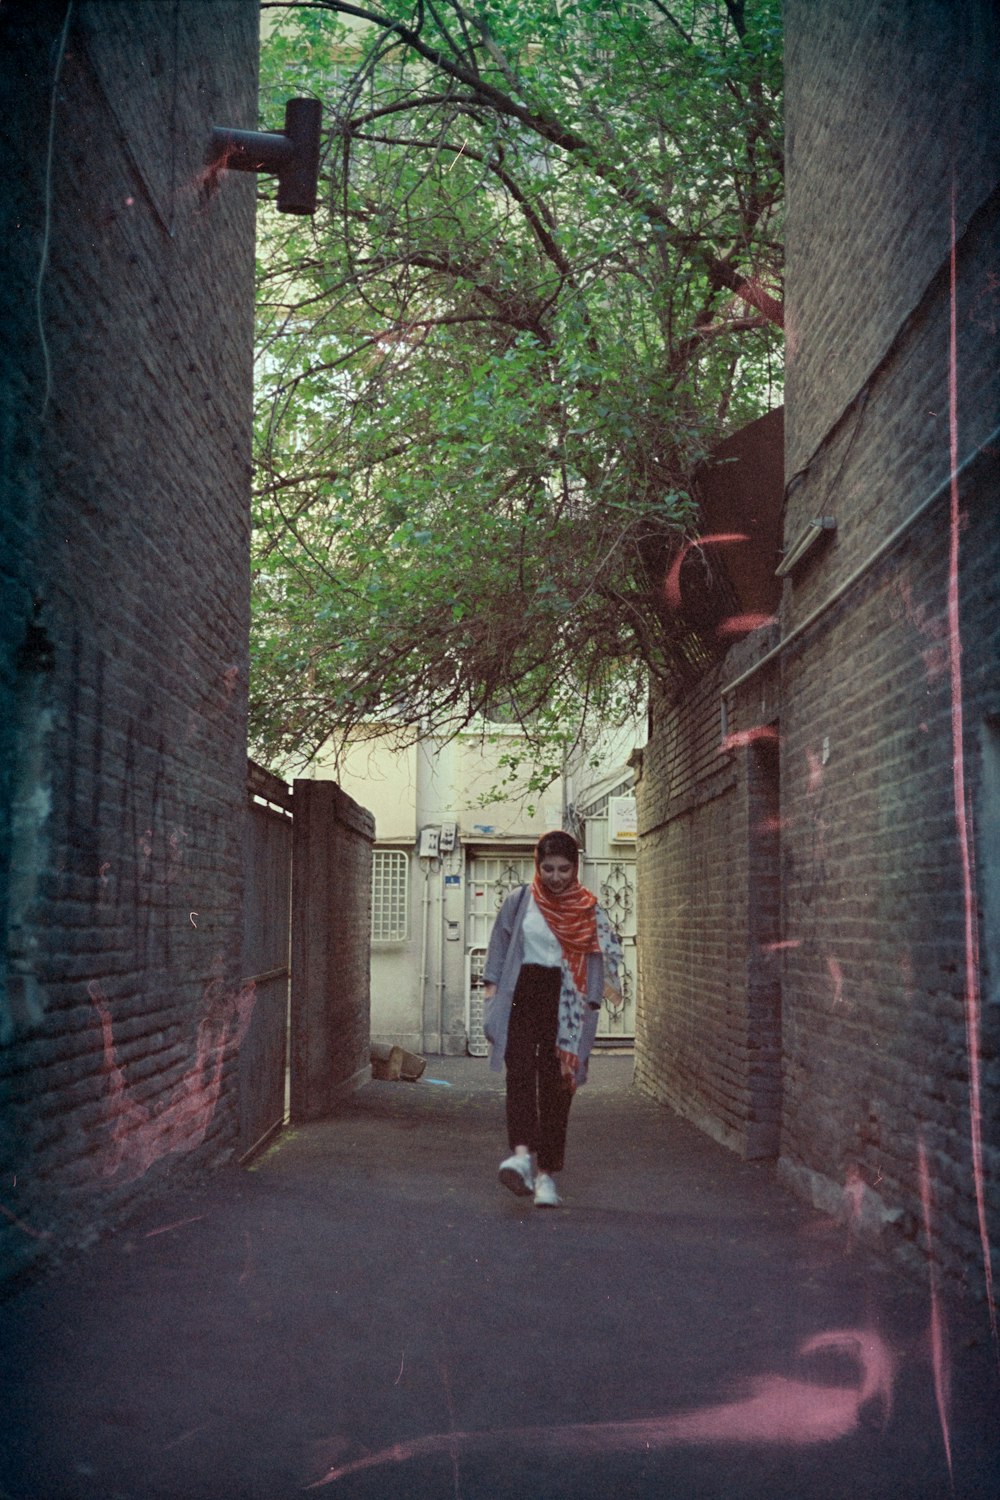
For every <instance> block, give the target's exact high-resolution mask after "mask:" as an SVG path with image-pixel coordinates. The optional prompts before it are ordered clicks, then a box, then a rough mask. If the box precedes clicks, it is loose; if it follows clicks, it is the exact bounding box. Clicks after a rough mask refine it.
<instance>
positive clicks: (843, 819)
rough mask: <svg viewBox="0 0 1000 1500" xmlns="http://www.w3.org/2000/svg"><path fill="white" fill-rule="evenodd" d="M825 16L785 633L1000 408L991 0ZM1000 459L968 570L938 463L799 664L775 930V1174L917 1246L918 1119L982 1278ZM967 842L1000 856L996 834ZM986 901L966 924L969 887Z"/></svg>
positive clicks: (998, 704)
mask: <svg viewBox="0 0 1000 1500" xmlns="http://www.w3.org/2000/svg"><path fill="white" fill-rule="evenodd" d="M904 10H905V14H904ZM821 11H822V22H821V24H820V23H818V18H817V16H816V8H815V7H812V6H809V5H807V4H804V3H801V0H795V3H792V4H789V6H788V7H787V21H788V40H789V54H788V69H789V102H788V115H789V128H790V138H791V150H790V156H789V182H790V187H789V203H790V211H789V220H788V252H789V296H790V323H791V327H792V329H793V330H794V333H795V336H796V337H795V342H794V346H793V349H792V357H791V359H790V362H789V370H788V381H787V407H786V434H787V459H788V467H789V475H790V476H797V479H796V482H795V483H794V484H793V486H792V489H791V491H790V493H789V499H788V510H787V515H786V538H792V537H794V536H795V535H796V533H797V532H798V530H799V529H800V528H801V526H802V525H803V524H804V523H805V521H806V520H808V518H809V517H810V516H811V515H813V514H815V513H817V511H820V512H822V511H829V512H831V513H833V514H834V515H835V516H836V518H837V522H838V530H837V536H836V541H835V544H834V545H833V546H832V547H831V548H830V549H829V551H827V552H826V553H825V554H824V555H823V556H821V557H820V558H819V559H818V560H817V562H816V563H815V564H811V563H810V564H807V565H806V566H805V567H804V568H803V569H801V570H800V571H799V572H798V573H797V574H796V575H795V578H794V582H789V583H786V591H785V600H784V608H783V616H784V628H785V630H786V631H787V630H791V629H794V628H795V626H796V625H797V624H798V623H799V622H800V621H802V620H803V619H805V618H806V617H807V615H808V614H809V612H810V611H811V610H813V609H815V608H816V607H817V605H818V604H820V603H821V602H822V601H823V600H824V599H826V598H827V597H829V596H830V595H831V594H832V593H833V591H834V590H835V589H836V588H837V587H838V586H839V585H841V584H842V583H843V582H844V581H845V580H847V579H848V578H849V577H850V575H851V574H852V573H853V572H854V571H855V570H856V569H858V568H859V567H861V566H862V565H863V564H864V563H865V561H866V560H867V559H868V557H870V555H871V554H872V552H873V551H874V549H875V548H876V547H877V546H878V544H879V543H880V541H881V540H882V539H883V538H884V537H886V536H887V535H889V533H890V532H891V531H892V530H893V529H894V527H896V526H897V525H899V524H900V523H902V522H903V521H905V520H906V518H907V517H908V516H910V515H911V514H912V513H914V512H915V511H916V510H917V509H918V507H919V506H920V504H921V502H923V501H924V499H925V498H926V497H929V496H931V495H932V494H934V493H935V491H937V490H938V488H939V487H940V486H941V485H942V482H943V481H946V480H947V476H948V473H949V467H950V456H949V447H950V434H949V416H950V412H953V413H954V416H955V421H956V441H957V451H956V457H957V459H958V461H959V462H961V461H962V460H964V459H965V458H966V456H967V455H971V454H974V453H975V452H976V450H977V449H978V448H979V446H980V445H981V444H982V443H983V442H984V441H986V440H987V439H988V438H989V437H990V434H991V433H992V432H993V430H994V429H995V428H996V425H997V423H998V420H1000V361H998V357H997V340H996V334H997V329H998V326H1000V286H998V282H997V264H998V261H997V251H998V249H1000V222H998V210H1000V193H998V192H997V183H998V179H1000V134H998V129H997V126H998V124H1000V120H998V117H997V116H998V102H997V95H996V89H995V78H996V72H997V64H998V60H1000V45H998V20H997V15H996V11H995V8H994V7H993V6H991V5H986V4H970V5H963V6H955V7H946V6H941V5H936V4H930V3H926V4H921V5H915V6H909V7H905V8H901V7H892V6H887V5H879V6H871V5H869V4H862V3H859V0H856V3H850V0H839V3H836V4H832V5H826V6H824V7H822V8H821ZM942 57H947V59H948V66H947V67H946V68H942V67H941V58H942ZM834 79H835V80H838V81H840V80H843V82H842V84H840V86H831V84H830V82H829V81H830V80H834ZM866 89H867V90H869V92H868V95H867V99H868V102H867V104H865V105H864V107H862V106H861V99H862V96H863V94H864V91H865V90H866ZM834 161H836V162H838V163H839V164H840V169H838V170H837V171H834V170H833V163H834ZM845 167H846V168H847V169H846V170H845V169H844V168H845ZM953 190H954V203H955V212H954V220H953V218H952V194H953ZM838 225H844V226H847V225H850V226H851V233H850V234H844V235H838V234H837V232H836V229H837V226H838ZM831 227H832V231H833V232H831ZM953 232H954V237H955V245H956V250H955V292H954V301H953V302H952V296H951V289H950V275H951V268H950V249H951V244H952V235H953ZM833 245H836V246H837V247H838V249H837V255H836V257H835V256H834V253H833V251H832V250H831V246H833ZM952 312H954V336H955V360H954V363H953V362H952V360H951V358H950V355H949V341H950V336H951V319H952ZM834 351H835V352H836V358H835V359H834V358H833V357H832V356H833V354H834ZM831 377H832V378H831ZM950 381H952V382H953V384H952V385H951V386H950V384H949V382H950ZM952 397H953V398H954V405H953V406H952V405H951V398H952ZM807 461H808V462H807ZM803 465H806V466H805V468H803ZM996 469H997V464H996V454H995V452H994V453H993V455H992V456H991V455H990V454H989V453H987V454H986V455H984V456H983V458H981V459H980V460H978V461H977V462H975V463H974V464H973V465H972V467H971V469H970V470H969V472H968V474H967V476H966V477H965V478H964V479H963V482H962V484H961V498H960V508H961V522H960V525H959V528H958V533H957V537H956V538H955V540H956V544H957V550H958V562H957V567H956V568H955V570H954V572H952V568H951V543H952V535H951V530H950V525H949V497H948V493H947V486H945V493H944V494H943V495H942V497H941V498H940V499H939V500H938V501H937V502H936V503H932V504H931V506H930V507H929V509H928V510H927V511H926V512H925V514H924V516H923V518H922V519H920V520H919V521H918V522H917V523H916V524H915V525H914V526H913V527H912V529H911V530H910V531H909V532H908V533H907V534H906V537H905V539H904V540H902V541H901V542H900V544H899V545H898V546H897V547H896V548H895V549H893V550H892V551H891V552H890V553H889V554H888V555H887V556H886V557H885V559H884V561H882V562H881V563H879V564H877V565H876V566H875V567H874V568H873V569H872V570H871V571H870V572H868V573H867V574H866V575H865V576H864V578H863V579H862V580H861V581H859V582H858V583H857V584H856V585H855V586H853V587H851V588H849V590H848V592H847V593H845V595H844V596H843V599H842V600H841V601H840V602H839V603H837V604H836V605H835V606H834V607H833V608H832V609H830V610H829V611H828V612H827V613H826V614H825V615H824V616H823V617H822V619H821V620H819V621H817V623H816V625H815V626H814V627H813V628H812V629H811V630H810V631H809V632H807V634H806V635H805V636H803V637H802V640H801V645H800V646H797V647H793V648H792V649H791V650H790V651H789V652H788V653H787V654H786V656H785V658H784V660H783V664H782V670H783V685H782V700H783V712H782V734H783V763H782V794H783V801H784V809H785V820H786V822H785V827H784V829H783V841H784V844H785V850H786V872H785V905H786V915H785V920H786V931H785V936H786V938H787V939H788V940H790V941H793V942H794V943H795V944H796V946H795V947H794V948H789V949H788V950H787V951H786V963H785V973H784V982H783V992H784V993H783V1017H784V1052H785V1128H784V1136H783V1145H782V1167H783V1170H784V1171H785V1172H786V1174H787V1175H788V1177H789V1179H790V1180H792V1181H794V1182H795V1183H796V1184H797V1185H798V1186H799V1187H800V1188H802V1189H803V1190H805V1191H807V1192H809V1193H811V1194H812V1196H813V1197H814V1198H815V1200H816V1201H817V1202H820V1203H825V1204H827V1205H830V1206H832V1205H834V1204H836V1203H838V1201H839V1202H840V1203H843V1202H844V1201H845V1199H844V1188H845V1186H850V1185H851V1184H855V1188H854V1191H856V1192H858V1193H859V1198H858V1201H859V1202H860V1203H861V1204H862V1205H863V1210H864V1213H865V1215H866V1217H867V1219H868V1220H869V1221H870V1222H871V1225H872V1226H873V1227H874V1226H875V1225H877V1224H878V1223H879V1222H882V1223H886V1222H888V1223H890V1224H892V1225H894V1226H895V1227H894V1230H893V1234H892V1238H893V1240H894V1241H895V1242H897V1243H898V1245H899V1247H900V1250H901V1251H902V1253H904V1254H906V1253H911V1251H912V1246H913V1243H914V1241H916V1240H917V1239H918V1238H919V1226H920V1222H921V1213H922V1209H921V1199H920V1180H919V1150H920V1144H921V1142H923V1146H924V1150H925V1152H926V1155H927V1158H928V1161H929V1165H930V1176H931V1187H932V1193H933V1198H934V1203H935V1210H934V1211H935V1216H936V1223H935V1236H936V1241H937V1247H938V1253H939V1255H940V1258H941V1261H942V1263H943V1264H944V1265H945V1266H946V1267H947V1268H948V1269H949V1270H950V1271H952V1272H953V1273H955V1274H956V1275H959V1276H960V1275H967V1276H968V1277H969V1279H970V1280H971V1281H972V1282H973V1283H978V1284H981V1283H982V1254H981V1246H980V1239H979V1227H978V1223H977V1218H978V1210H977V1205H976V1193H975V1183H974V1173H973V1171H972V1166H971V1160H970V1154H971V1145H970V1142H971V1139H972V1136H971V1121H970V1094H969V1086H970V1058H969V1047H968V1037H967V1030H966V1021H967V997H968V996H969V995H970V994H972V995H974V992H975V989H976V976H975V975H974V974H973V975H971V976H970V974H969V973H968V972H967V963H966V944H965V928H966V917H967V900H966V895H967V893H966V891H965V890H964V889H963V869H962V858H961V841H960V837H959V824H958V820H957V817H956V810H957V809H956V779H955V768H956V761H955V750H956V745H955V741H954V739H953V731H956V730H959V729H960V730H961V732H962V739H963V744H962V746H961V747H960V749H959V766H960V770H961V773H962V774H963V775H964V779H965V789H966V793H967V796H968V798H969V799H970V805H971V807H972V808H974V809H975V810H976V812H977V817H976V820H975V821H976V824H977V825H979V826H981V825H982V813H983V811H984V809H983V796H982V794H983V751H982V749H981V744H980V739H981V735H982V734H983V732H984V730H985V728H986V727H987V721H988V719H989V716H991V715H992V716H995V715H996V714H997V711H998V708H1000V659H998V654H997V643H998V617H1000V610H998V600H997V576H998V565H1000V547H998V531H997V526H996ZM799 471H801V472H799ZM950 585H953V586H954V587H955V590H956V593H957V596H958V598H959V600H960V622H959V623H960V629H959V634H958V635H957V636H956V635H955V633H954V632H953V630H952V625H951V621H950V619H949V587H950ZM960 655H961V660H960ZM972 836H973V840H974V837H975V827H974V828H973V829H972ZM978 858H979V860H980V862H981V863H982V864H983V866H984V868H986V867H988V866H990V865H991V864H995V861H996V858H997V854H996V850H995V848H994V849H993V850H991V849H990V848H988V847H980V848H979V849H978ZM971 901H972V910H971V911H968V916H969V918H970V921H971V924H972V927H973V929H974V930H975V931H977V933H978V931H979V914H978V913H977V911H976V910H975V905H976V891H975V889H974V888H973V889H972V891H971ZM987 946H988V945H986V944H983V945H982V947H983V949H984V951H985V948H986V947H987ZM981 979H982V982H983V993H984V995H985V996H986V997H987V1004H986V1008H985V1010H984V1011H983V1016H982V1023H983V1026H982V1038H981V1045H982V1049H983V1053H982V1057H981V1066H982V1067H983V1070H984V1071H983V1076H982V1080H981V1082H982V1085H983V1088H984V1091H985V1092H984V1096H983V1099H982V1109H983V1128H984V1131H985V1146H986V1152H985V1161H984V1168H985V1171H986V1181H985V1183H984V1184H983V1186H984V1189H985V1192H986V1194H987V1195H988V1196H993V1198H994V1202H995V1201H996V1195H997V1188H998V1187H1000V1182H998V1165H1000V1157H998V1149H997V1148H998V1142H997V1139H996V1122H997V1119H998V1118H1000V1110H998V1104H1000V1100H998V1097H997V1084H998V1081H1000V1080H998V1077H997V1070H996V1061H995V1059H996V1048H997V1043H998V1041H1000V1030H998V1008H997V1004H996V1000H997V994H996V978H995V975H991V974H990V972H989V971H988V970H986V971H984V972H983V974H982V975H981ZM991 990H992V1003H990V992H991ZM858 1183H860V1184H861V1187H860V1189H858V1188H857V1186H856V1185H857V1184H858ZM998 1228H1000V1226H998V1225H997V1224H996V1223H995V1222H994V1224H993V1233H994V1237H995V1235H996V1231H997V1229H998Z"/></svg>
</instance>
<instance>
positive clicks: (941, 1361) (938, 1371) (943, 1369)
mask: <svg viewBox="0 0 1000 1500" xmlns="http://www.w3.org/2000/svg"><path fill="white" fill-rule="evenodd" d="M917 1165H918V1167H919V1169H920V1202H921V1204H922V1206H923V1211H924V1234H925V1236H926V1238H927V1269H928V1273H929V1276H930V1285H931V1363H932V1365H933V1368H934V1399H935V1401H936V1402H937V1409H938V1420H939V1421H940V1423H941V1436H942V1438H943V1439H944V1456H945V1458H946V1459H947V1461H948V1477H949V1479H950V1480H951V1483H952V1486H953V1487H954V1483H955V1475H954V1471H953V1469H952V1464H951V1432H950V1429H949V1425H948V1399H949V1396H950V1394H951V1379H950V1370H949V1367H948V1352H947V1349H946V1347H945V1337H946V1330H945V1326H944V1315H943V1313H942V1311H941V1305H940V1303H939V1301H938V1290H937V1267H936V1265H935V1264H934V1244H933V1239H932V1231H931V1176H930V1172H929V1171H928V1168H927V1151H926V1149H925V1147H924V1137H923V1134H922V1133H920V1134H918V1136H917Z"/></svg>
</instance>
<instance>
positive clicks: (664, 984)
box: [636, 632, 780, 1157]
mask: <svg viewBox="0 0 1000 1500" xmlns="http://www.w3.org/2000/svg"><path fill="white" fill-rule="evenodd" d="M759 634H760V636H761V639H760V640H757V639H755V640H754V641H753V642H749V641H748V642H744V643H743V644H742V645H741V646H740V647H739V648H736V649H734V650H733V651H732V652H731V653H730V654H729V660H728V662H727V665H731V664H732V662H736V663H739V664H740V665H741V666H747V665H749V664H751V663H752V662H753V661H754V660H755V659H757V658H759V656H760V655H761V654H762V650H763V648H764V646H765V645H766V644H767V642H768V641H769V640H770V639H771V637H770V634H769V633H768V632H760V633H759ZM722 681H723V678H722V675H721V669H720V670H717V671H715V672H712V673H710V674H708V675H707V676H706V677H705V678H704V679H703V681H702V683H701V684H700V685H699V687H698V688H697V689H696V690H694V691H692V692H691V693H690V694H688V695H685V696H683V697H681V698H680V699H679V700H678V701H676V702H675V703H668V702H666V701H662V700H661V701H657V702H655V703H654V722H655V723H656V726H657V729H656V732H655V733H654V734H653V736H652V737H651V739H650V743H649V745H648V746H647V748H646V750H645V752H644V754H643V760H642V767H641V774H640V778H639V782H638V792H637V796H638V807H639V832H640V839H639V848H638V861H639V869H638V892H639V913H638V932H639V965H640V984H639V1002H638V1007H637V1016H636V1081H637V1083H638V1084H639V1086H640V1087H642V1088H643V1089H645V1090H646V1091H647V1092H649V1093H651V1094H653V1095H654V1096H656V1097H657V1098H660V1099H662V1100H663V1101H664V1102H665V1103H667V1104H670V1105H671V1106H672V1107H673V1108H674V1109H676V1110H677V1111H678V1112H679V1113H681V1114H683V1115H686V1116H687V1117H688V1118H690V1119H692V1120H694V1121H695V1122H696V1123H697V1124H698V1125H700V1126H701V1128H702V1129H704V1130H706V1131H707V1132H708V1133H710V1134H711V1135H713V1136H714V1137H715V1138H716V1139H718V1140H720V1141H723V1142H724V1143H725V1144H726V1145H728V1146H730V1147H732V1149H734V1150H736V1151H738V1152H739V1153H740V1154H741V1155H744V1156H750V1157H757V1156H762V1155H772V1154H774V1152H775V1150H776V1148H777V1133H778V1121H779V1108H780V1054H779V1041H780V1011H779V1001H780V995H779V992H778V987H777V976H776V964H777V963H778V962H779V958H778V956H777V954H776V952H775V950H774V948H773V944H774V942H775V931H776V928H777V925H778V923H779V921H780V914H779V911H778V906H779V901H778V892H777V882H778V857H777V851H776V849H775V848H774V844H775V833H774V818H775V808H774V805H773V804H774V799H775V798H776V796H777V766H776V760H777V757H776V755H775V754H774V750H775V747H776V743H777V742H776V738H775V735H776V730H775V728H774V727H773V725H772V724H771V722H770V720H771V718H772V717H773V705H772V704H771V703H770V702H769V700H768V699H767V698H765V701H764V703H763V705H762V707H761V717H760V720H759V727H760V728H761V730H762V733H761V735H760V737H759V738H758V737H755V736H753V735H746V734H743V735H735V736H733V735H731V736H729V737H728V738H727V739H726V741H725V742H723V725H722V717H721V711H720V696H719V693H720V686H721V683H722ZM758 686H759V685H758ZM772 761H774V762H775V764H774V765H773V766H772V765H771V762H772Z"/></svg>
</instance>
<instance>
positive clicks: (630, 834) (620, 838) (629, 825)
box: [608, 797, 638, 844]
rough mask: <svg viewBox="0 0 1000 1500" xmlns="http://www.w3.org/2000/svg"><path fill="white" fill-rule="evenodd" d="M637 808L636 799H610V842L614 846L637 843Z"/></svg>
mask: <svg viewBox="0 0 1000 1500" xmlns="http://www.w3.org/2000/svg"><path fill="white" fill-rule="evenodd" d="M637 826H638V825H637V822H636V808H635V798H634V797H609V798H608V840H609V842H610V843H612V844H634V843H635V842H636V828H637Z"/></svg>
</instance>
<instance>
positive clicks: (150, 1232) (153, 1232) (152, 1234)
mask: <svg viewBox="0 0 1000 1500" xmlns="http://www.w3.org/2000/svg"><path fill="white" fill-rule="evenodd" d="M204 1217H205V1215H204V1214H194V1215H192V1217H191V1218H190V1219H178V1220H177V1221H176V1222H175V1223H173V1224H161V1225H160V1227H159V1229H147V1230H146V1233H145V1234H144V1235H143V1239H145V1240H153V1239H155V1238H156V1236H157V1235H158V1234H169V1233H170V1232H171V1230H173V1229H184V1228H185V1227H186V1226H187V1225H188V1224H197V1223H198V1221H199V1219H203V1218H204Z"/></svg>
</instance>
